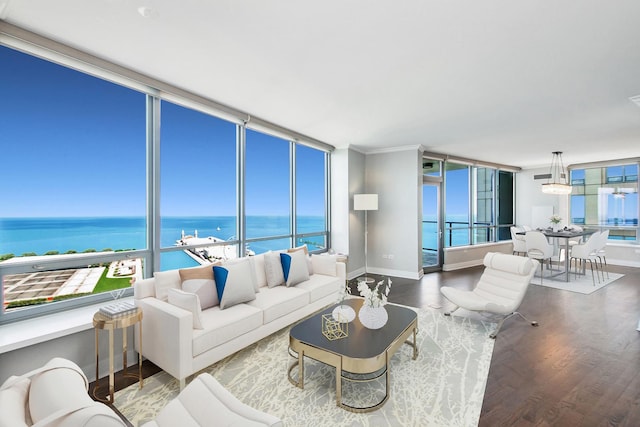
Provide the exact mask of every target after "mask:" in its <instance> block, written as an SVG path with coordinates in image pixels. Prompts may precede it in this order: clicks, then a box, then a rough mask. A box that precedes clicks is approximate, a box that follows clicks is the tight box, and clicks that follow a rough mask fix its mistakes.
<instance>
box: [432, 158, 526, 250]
mask: <svg viewBox="0 0 640 427" xmlns="http://www.w3.org/2000/svg"><path fill="white" fill-rule="evenodd" d="M513 183H514V173H513V172H511V171H507V170H502V169H499V168H496V167H484V166H476V165H468V164H463V163H457V162H455V161H446V162H445V166H444V191H445V207H444V209H445V213H444V215H445V224H444V245H445V247H453V246H465V245H470V244H474V245H475V244H482V243H489V242H496V241H502V240H509V239H510V238H511V236H510V233H509V227H510V226H512V225H513V219H514V206H513V192H514V184H513Z"/></svg>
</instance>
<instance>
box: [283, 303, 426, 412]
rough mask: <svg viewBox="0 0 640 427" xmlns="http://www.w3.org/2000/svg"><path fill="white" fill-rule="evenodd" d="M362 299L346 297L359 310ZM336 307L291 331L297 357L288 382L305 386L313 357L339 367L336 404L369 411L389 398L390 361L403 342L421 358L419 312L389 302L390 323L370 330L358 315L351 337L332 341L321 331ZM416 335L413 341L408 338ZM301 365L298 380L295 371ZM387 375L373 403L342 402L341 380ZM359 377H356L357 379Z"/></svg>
mask: <svg viewBox="0 0 640 427" xmlns="http://www.w3.org/2000/svg"><path fill="white" fill-rule="evenodd" d="M362 301H363V300H361V299H350V300H346V301H345V302H344V304H349V305H351V306H352V307H353V309H354V310H355V311H356V312H358V310H359V309H360V307H361V306H362ZM334 308H335V306H332V307H329V308H328V309H326V310H323V311H322V312H320V313H317V314H315V315H313V316H311V317H310V318H308V319H306V320H304V321H303V322H301V323H299V324H297V325H296V326H294V327H293V328H291V331H290V332H289V350H290V352H294V353H296V355H297V360H296V361H295V362H294V363H293V364H292V365H291V366H290V367H289V372H288V374H287V375H288V377H289V381H290V382H291V383H292V384H293V385H295V386H297V387H300V388H304V357H305V356H306V357H310V358H312V359H314V360H317V361H319V362H322V363H324V364H326V365H329V366H333V367H334V368H335V369H336V405H337V406H339V407H341V408H343V409H345V410H347V411H351V412H370V411H374V410H376V409H378V408H380V407H381V406H382V405H384V404H385V402H386V401H387V400H388V399H389V361H390V360H391V358H392V357H393V355H394V354H395V352H396V351H397V350H398V349H399V348H400V347H401V346H402V345H403V344H409V345H410V346H412V347H413V360H415V359H416V358H417V357H418V348H417V346H416V333H417V331H418V315H417V313H416V312H415V311H413V310H411V309H409V308H406V307H401V306H398V305H395V304H387V305H385V308H386V309H387V312H388V314H389V320H388V321H387V324H386V325H384V326H383V327H382V328H380V329H376V330H372V329H367V328H365V327H364V326H362V324H361V323H360V320H358V317H357V316H356V318H355V319H354V320H353V321H352V322H351V323H350V324H349V336H348V337H346V338H342V339H338V340H334V341H331V340H329V339H327V338H326V337H325V336H324V335H323V334H322V330H321V329H322V328H321V325H322V315H323V314H327V313H331V312H332V311H333V309H334ZM411 335H413V342H411V341H408V339H409V337H410V336H411ZM296 366H297V367H298V379H297V380H295V379H294V378H293V377H292V372H293V371H294V369H295V368H296ZM382 375H384V376H385V396H384V398H383V399H382V400H381V401H380V402H378V403H376V404H375V405H372V406H367V407H355V406H351V405H348V404H346V403H344V402H343V399H342V380H346V381H359V382H363V381H374V380H376V379H378V378H380V377H381V376H382ZM356 378H357V379H356Z"/></svg>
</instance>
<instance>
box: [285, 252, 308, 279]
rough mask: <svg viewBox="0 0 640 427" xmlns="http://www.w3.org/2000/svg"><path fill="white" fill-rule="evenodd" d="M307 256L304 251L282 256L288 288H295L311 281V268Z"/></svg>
mask: <svg viewBox="0 0 640 427" xmlns="http://www.w3.org/2000/svg"><path fill="white" fill-rule="evenodd" d="M306 258H307V256H306V255H305V254H304V252H302V251H296V252H290V253H286V254H280V261H281V262H282V271H283V273H284V282H285V284H286V285H287V286H295V285H297V284H298V283H300V282H304V281H305V280H309V267H307V259H306Z"/></svg>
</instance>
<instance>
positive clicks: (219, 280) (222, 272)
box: [213, 266, 229, 300]
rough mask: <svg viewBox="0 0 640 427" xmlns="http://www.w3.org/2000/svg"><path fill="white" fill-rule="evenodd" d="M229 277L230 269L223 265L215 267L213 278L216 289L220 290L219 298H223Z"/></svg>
mask: <svg viewBox="0 0 640 427" xmlns="http://www.w3.org/2000/svg"><path fill="white" fill-rule="evenodd" d="M227 277H229V270H227V269H226V268H223V267H218V266H214V267H213V280H215V282H216V290H217V291H218V299H220V300H221V299H222V293H223V292H224V287H225V285H226V284H227Z"/></svg>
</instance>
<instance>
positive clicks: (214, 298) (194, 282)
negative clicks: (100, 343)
mask: <svg viewBox="0 0 640 427" xmlns="http://www.w3.org/2000/svg"><path fill="white" fill-rule="evenodd" d="M296 249H299V248H296ZM305 249H306V248H305ZM305 252H306V250H305V251H301V250H293V249H292V250H289V251H283V252H281V253H279V252H268V253H265V254H261V255H257V256H251V257H246V258H240V259H237V260H231V261H228V262H227V263H225V264H222V265H221V266H203V267H195V268H189V269H182V270H170V271H165V272H158V273H155V274H154V277H153V278H149V279H144V280H141V281H138V282H136V283H135V284H134V299H135V302H136V305H138V306H139V307H141V308H142V310H143V320H142V337H143V339H142V349H141V350H140V342H139V337H138V336H136V350H137V351H141V352H142V355H143V356H144V357H146V358H147V359H149V360H150V361H151V362H153V363H154V364H156V365H157V366H159V367H160V368H162V369H163V370H164V371H166V372H167V373H169V374H170V375H172V376H173V377H175V378H177V379H178V380H180V387H181V389H182V388H184V385H185V380H186V378H187V377H188V376H190V375H193V374H194V373H196V372H198V371H200V370H202V369H203V368H205V367H207V366H209V365H211V364H213V363H215V362H217V361H219V360H221V359H223V358H225V357H227V356H229V355H231V354H233V353H235V352H237V351H238V350H241V349H242V348H244V347H246V346H248V345H250V344H252V343H255V342H256V341H258V340H260V339H262V338H264V337H266V336H268V335H270V334H272V333H274V332H276V331H278V330H280V329H282V328H283V327H286V326H288V325H291V324H292V323H294V322H296V321H298V320H300V319H302V318H304V317H306V316H308V315H310V314H312V313H314V312H316V311H318V310H320V309H322V308H324V307H326V306H328V305H330V304H332V303H334V302H336V299H337V295H338V292H339V290H340V289H342V288H343V287H344V286H345V280H346V266H345V264H344V263H342V262H338V261H337V260H336V258H335V257H333V256H329V255H311V256H308V255H306V253H305ZM283 265H284V267H283ZM303 267H304V268H303ZM212 289H213V290H214V292H213V295H212ZM220 295H222V296H221V297H220ZM136 333H137V330H136Z"/></svg>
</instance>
